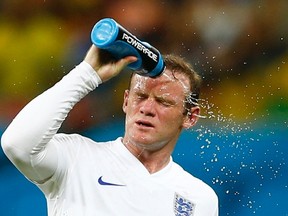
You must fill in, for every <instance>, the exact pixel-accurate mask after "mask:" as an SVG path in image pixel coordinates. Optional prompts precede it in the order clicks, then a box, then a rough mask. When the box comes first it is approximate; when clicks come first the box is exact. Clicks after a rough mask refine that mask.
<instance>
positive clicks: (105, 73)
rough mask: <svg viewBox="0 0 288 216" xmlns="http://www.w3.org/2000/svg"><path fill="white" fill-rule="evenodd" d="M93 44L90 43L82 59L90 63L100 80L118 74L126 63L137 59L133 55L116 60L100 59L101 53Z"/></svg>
mask: <svg viewBox="0 0 288 216" xmlns="http://www.w3.org/2000/svg"><path fill="white" fill-rule="evenodd" d="M100 51H101V50H99V49H98V48H97V47H96V46H95V45H92V46H91V48H90V49H89V51H88V52H87V55H86V57H85V59H84V61H85V62H87V63H88V64H90V65H91V66H92V67H93V68H94V70H95V71H96V72H97V74H98V75H99V77H100V78H101V80H102V82H105V81H107V80H109V79H111V78H112V77H114V76H116V75H118V74H119V73H120V72H121V71H122V70H123V69H124V68H125V67H126V66H127V65H128V64H130V63H132V62H135V61H137V58H136V57H135V56H127V57H125V58H122V59H120V60H118V61H115V60H114V61H113V60H112V59H111V60H110V61H107V59H105V60H103V59H101V57H102V56H100V54H101V55H102V53H100Z"/></svg>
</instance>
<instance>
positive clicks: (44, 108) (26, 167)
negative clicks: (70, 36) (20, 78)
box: [1, 61, 101, 183]
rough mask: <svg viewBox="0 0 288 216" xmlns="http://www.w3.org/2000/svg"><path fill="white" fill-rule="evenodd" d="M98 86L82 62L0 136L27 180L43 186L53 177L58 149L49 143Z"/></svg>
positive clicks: (40, 96) (23, 111) (11, 157)
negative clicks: (71, 113) (78, 103)
mask: <svg viewBox="0 0 288 216" xmlns="http://www.w3.org/2000/svg"><path fill="white" fill-rule="evenodd" d="M100 83H101V79H100V77H99V76H98V75H97V73H96V72H95V71H94V69H93V68H92V67H91V66H90V65H89V64H88V63H86V62H84V61H83V62H82V63H80V64H79V65H78V66H76V67H75V68H74V69H73V70H72V71H70V73H68V74H67V75H66V76H64V77H63V78H62V79H61V80H60V81H59V82H58V83H56V84H55V85H54V86H53V87H51V88H50V89H48V90H46V91H45V92H43V93H42V94H40V95H39V96H37V97H36V98H35V99H33V100H32V101H31V102H30V103H28V104H27V105H26V106H25V107H24V108H23V109H22V110H21V111H20V112H19V114H18V115H17V116H16V117H15V119H14V120H13V121H12V122H11V124H10V125H9V126H8V128H7V129H6V130H5V132H4V133H3V135H2V138H1V145H2V148H3V151H4V153H5V154H6V156H7V157H8V158H9V159H10V160H11V161H12V163H13V164H14V165H15V166H16V167H17V168H18V169H19V170H20V171H21V172H22V173H23V174H24V175H25V176H26V177H27V178H28V179H30V180H31V181H35V182H37V183H43V182H45V181H46V180H47V179H49V178H50V177H51V176H52V175H53V174H54V172H55V170H56V169H57V166H58V165H57V164H58V158H57V152H56V151H57V149H56V147H55V145H53V144H50V140H51V139H52V138H53V136H54V135H55V134H56V133H57V131H58V129H59V128H60V126H61V124H62V122H63V121H64V120H65V118H66V116H67V115H68V113H69V111H70V110H71V109H72V108H73V106H74V105H75V104H76V103H77V102H79V101H80V100H81V99H82V98H83V97H84V96H85V95H87V94H88V93H89V92H90V91H92V90H94V89H95V88H96V87H97V86H98V85H99V84H100ZM51 143H52V142H51Z"/></svg>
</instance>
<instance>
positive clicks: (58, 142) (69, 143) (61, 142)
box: [51, 133, 116, 154]
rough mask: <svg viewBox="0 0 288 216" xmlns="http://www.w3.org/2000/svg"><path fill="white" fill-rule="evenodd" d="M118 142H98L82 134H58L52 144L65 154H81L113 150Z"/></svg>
mask: <svg viewBox="0 0 288 216" xmlns="http://www.w3.org/2000/svg"><path fill="white" fill-rule="evenodd" d="M115 142H116V141H107V142H98V141H95V140H93V139H91V138H89V137H86V136H83V135H80V134H64V133H58V134H56V135H54V136H53V139H52V140H51V143H53V144H54V145H55V146H56V147H57V149H58V150H60V151H65V153H67V152H70V153H73V152H74V153H76V152H77V154H79V153H80V152H84V153H87V152H94V151H100V150H101V149H103V150H104V149H111V147H112V146H113V145H114V143H115Z"/></svg>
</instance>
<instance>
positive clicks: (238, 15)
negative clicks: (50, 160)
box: [0, 0, 288, 216]
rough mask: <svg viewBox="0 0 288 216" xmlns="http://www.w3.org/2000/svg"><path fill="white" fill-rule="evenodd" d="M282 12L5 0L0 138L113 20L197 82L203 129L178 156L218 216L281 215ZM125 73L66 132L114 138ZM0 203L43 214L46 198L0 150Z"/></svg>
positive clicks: (243, 4) (183, 4) (273, 4)
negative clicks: (211, 196)
mask: <svg viewBox="0 0 288 216" xmlns="http://www.w3.org/2000/svg"><path fill="white" fill-rule="evenodd" d="M287 11H288V1H286V0H275V1H270V0H255V1H251V0H250V1H249V0H242V1H239V0H215V1H208V0H201V1H200V0H198V1H197V0H177V1H176V0H162V1H155V0H146V1H143V0H133V1H132V0H130V1H129V0H122V1H116V0H109V1H104V0H85V1H82V0H70V1H69V2H68V1H64V0H58V1H56V0H25V1H24V0H1V2H0V50H1V51H0V65H1V67H0V135H1V134H2V133H3V131H4V130H5V128H6V127H7V126H8V124H9V123H10V122H11V120H12V119H13V118H14V116H15V115H16V114H17V112H19V111H20V110H21V108H22V107H23V106H24V105H25V104H26V103H27V102H29V101H30V100H31V99H32V98H34V97H35V96H36V95H38V94H40V93H41V92H42V91H44V90H45V89H47V88H49V87H51V86H52V85H53V84H54V83H55V82H57V81H58V80H60V79H61V78H62V77H63V76H64V75H65V74H67V73H68V72H69V71H70V70H71V69H72V68H73V67H75V65H77V64H79V63H80V62H81V61H82V59H83V57H84V55H85V53H86V51H87V49H88V48H89V47H90V45H91V41H90V31H91V29H92V27H93V26H94V24H95V23H96V22H97V21H98V20H100V19H101V18H104V17H112V18H114V19H115V20H117V21H118V22H119V23H121V24H122V25H123V26H124V27H125V28H126V29H128V30H129V31H130V32H132V33H133V34H134V35H136V36H137V37H138V38H139V39H141V40H143V41H147V42H149V43H150V44H152V45H153V46H155V47H157V48H158V49H159V50H160V51H161V52H162V53H163V54H165V53H175V54H178V55H181V56H182V57H185V58H186V59H187V60H189V62H191V64H192V65H193V66H194V68H195V70H196V71H198V72H199V74H201V76H202V77H203V79H204V83H203V90H202V100H201V107H202V113H201V115H202V118H201V119H200V121H199V122H198V125H197V126H195V127H194V128H193V129H192V130H190V131H185V132H184V133H183V135H182V136H181V138H180V140H179V143H178V146H177V148H176V149H175V152H174V154H173V157H174V160H175V161H176V162H178V163H180V164H181V165H182V166H183V167H184V168H185V169H186V170H187V171H189V172H190V173H192V174H193V175H195V176H196V177H199V178H201V179H202V180H203V181H205V182H206V183H207V184H209V185H210V186H211V187H212V188H213V189H214V190H215V191H216V192H217V194H218V196H219V205H220V215H271V214H273V215H277V216H278V215H281V216H282V215H288V207H287V201H285V200H286V199H287V196H288V175H287V171H288V168H287V154H288V147H287V144H288V135H287V132H288V123H287V121H288V97H287V96H288V85H287V81H288V50H287V48H288V19H287ZM130 73H131V71H127V72H125V73H122V74H121V75H120V76H118V77H117V78H115V79H113V80H110V81H109V82H107V83H106V84H105V85H101V86H100V87H99V88H98V89H97V91H95V92H92V93H90V94H89V95H88V96H87V97H85V98H84V99H83V100H82V101H81V103H79V104H77V105H76V106H75V108H74V109H73V110H72V112H71V113H70V115H69V116H68V118H67V119H66V121H65V122H64V124H63V126H62V128H61V131H62V132H66V133H81V134H83V135H87V136H89V137H91V138H93V139H95V140H107V139H114V138H116V137H118V136H121V135H122V134H123V117H124V116H123V113H122V109H121V106H122V98H123V91H124V90H125V88H126V87H127V85H128V78H129V76H130ZM27 124H29V122H27ZM0 196H1V197H0V215H9V216H11V215H46V203H45V198H44V196H43V195H42V194H41V192H40V191H39V190H38V189H37V188H36V186H34V185H32V184H31V183H30V182H28V181H27V180H26V179H25V177H23V176H22V175H21V174H20V173H19V171H17V170H16V168H14V166H12V164H11V163H10V162H9V161H8V159H7V158H6V157H5V155H4V154H3V151H2V149H1V150H0Z"/></svg>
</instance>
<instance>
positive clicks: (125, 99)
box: [122, 89, 129, 113]
mask: <svg viewBox="0 0 288 216" xmlns="http://www.w3.org/2000/svg"><path fill="white" fill-rule="evenodd" d="M128 98H129V90H128V89H126V90H125V92H124V100H123V105H122V110H123V112H124V113H126V110H127V105H128Z"/></svg>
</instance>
